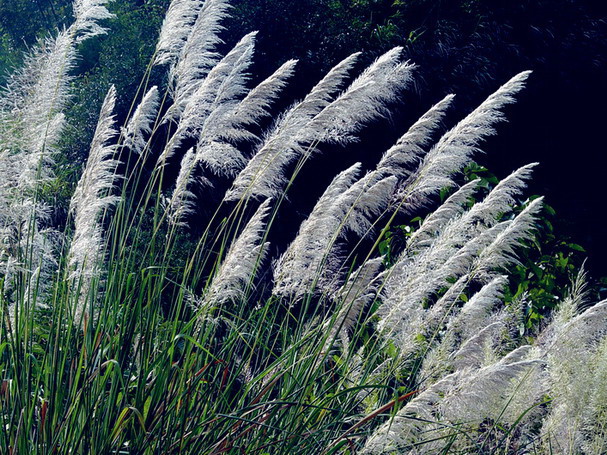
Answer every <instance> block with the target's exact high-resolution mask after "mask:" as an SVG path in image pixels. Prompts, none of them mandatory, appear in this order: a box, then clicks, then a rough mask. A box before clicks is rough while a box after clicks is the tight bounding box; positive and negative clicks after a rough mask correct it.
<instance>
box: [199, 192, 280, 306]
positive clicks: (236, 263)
mask: <svg viewBox="0 0 607 455" xmlns="http://www.w3.org/2000/svg"><path fill="white" fill-rule="evenodd" d="M269 211H270V200H269V199H268V200H266V201H264V202H263V203H262V204H261V205H260V206H259V208H258V209H257V211H256V212H255V214H254V215H253V217H252V218H251V219H250V220H249V222H248V223H247V225H246V226H245V228H244V229H243V230H242V232H241V233H240V235H239V236H238V238H237V239H236V240H235V241H234V243H233V244H232V245H231V246H230V249H229V250H228V253H227V254H226V256H225V257H224V258H223V260H222V262H221V265H220V266H219V269H218V270H217V272H216V273H215V275H214V276H213V279H212V281H211V284H210V286H209V287H208V288H207V289H206V291H205V294H204V297H203V300H202V303H201V307H203V308H208V307H209V306H214V305H221V304H224V303H227V302H230V301H232V302H235V301H238V300H239V299H242V298H244V297H245V295H246V292H247V290H249V289H251V286H252V285H253V281H254V279H255V275H256V272H257V270H258V268H259V266H260V264H261V263H262V261H263V260H264V258H265V256H266V253H267V251H268V247H269V245H270V244H269V243H268V242H265V243H264V242H263V238H264V235H265V232H266V219H267V217H268V213H269Z"/></svg>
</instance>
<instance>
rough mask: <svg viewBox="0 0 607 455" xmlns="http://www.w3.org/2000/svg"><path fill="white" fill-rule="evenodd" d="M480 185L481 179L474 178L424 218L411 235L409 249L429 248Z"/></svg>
mask: <svg viewBox="0 0 607 455" xmlns="http://www.w3.org/2000/svg"><path fill="white" fill-rule="evenodd" d="M479 185H480V179H476V180H472V181H471V182H468V183H466V184H465V185H464V186H462V187H461V188H459V189H458V190H457V191H456V192H455V193H453V194H452V195H451V196H449V197H448V198H447V199H446V200H445V202H443V203H442V204H441V205H440V206H439V207H438V208H437V209H436V210H434V211H433V212H432V213H430V215H428V216H427V217H426V218H425V219H424V221H423V223H422V225H421V226H420V227H419V229H418V230H417V231H415V232H413V234H412V235H411V237H409V241H408V242H407V249H408V250H409V251H420V250H421V249H424V248H428V247H429V246H430V245H431V243H432V241H433V240H434V238H435V237H436V236H437V235H438V234H439V233H440V232H441V231H442V229H443V228H444V227H445V226H446V225H447V224H448V223H450V222H452V221H453V220H454V219H457V218H458V217H459V216H460V215H461V214H462V212H463V211H464V210H465V206H466V204H467V203H469V202H470V200H471V199H472V197H473V195H474V193H476V191H478V188H479ZM478 204H479V203H477V204H475V205H478Z"/></svg>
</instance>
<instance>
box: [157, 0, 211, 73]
mask: <svg viewBox="0 0 607 455" xmlns="http://www.w3.org/2000/svg"><path fill="white" fill-rule="evenodd" d="M203 4H204V0H172V1H171V4H170V5H169V9H168V10H167V12H166V14H165V16H164V21H163V22H162V28H161V29H160V36H159V38H158V43H157V44H156V57H155V59H154V64H156V65H163V64H166V63H171V62H172V63H174V62H175V61H176V60H177V58H178V56H179V54H180V53H181V50H182V49H183V46H184V45H185V43H186V41H187V39H188V36H190V33H191V31H192V26H193V25H194V22H196V18H197V17H198V13H199V12H200V9H201V8H202V5H203Z"/></svg>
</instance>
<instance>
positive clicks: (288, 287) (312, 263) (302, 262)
mask: <svg viewBox="0 0 607 455" xmlns="http://www.w3.org/2000/svg"><path fill="white" fill-rule="evenodd" d="M360 167H361V164H360V163H356V164H354V165H352V166H351V167H349V168H348V169H346V170H345V171H342V172H340V173H339V174H338V175H337V176H336V177H335V178H334V179H333V181H332V182H331V184H329V186H328V187H327V189H326V190H325V192H324V193H323V195H322V196H321V197H320V199H319V200H318V202H317V203H316V205H315V206H314V208H313V209H312V212H311V213H310V216H308V218H307V219H306V220H305V221H304V222H303V223H301V226H300V228H299V232H298V234H297V237H296V238H295V240H294V241H293V242H292V243H291V244H290V245H289V247H288V248H287V250H286V251H285V252H284V253H283V254H282V256H281V257H280V258H279V259H278V261H277V263H276V265H275V267H274V278H275V285H274V292H275V293H279V294H283V293H286V294H295V295H300V296H301V295H304V294H305V293H306V292H308V291H309V290H310V288H311V285H312V284H313V283H314V282H315V281H316V280H317V277H318V273H319V272H320V268H321V266H322V263H323V259H324V258H325V254H326V253H327V252H326V249H327V247H330V246H331V244H332V243H333V242H334V241H335V240H336V238H335V232H336V231H335V228H336V229H338V230H339V229H341V220H340V219H339V218H335V216H334V214H333V213H332V209H333V207H334V203H335V200H336V199H337V198H338V197H339V195H340V194H343V192H345V191H346V190H347V189H348V188H349V187H351V186H352V184H353V183H354V182H355V181H356V179H357V177H358V175H359V172H360ZM346 210H347V209H346Z"/></svg>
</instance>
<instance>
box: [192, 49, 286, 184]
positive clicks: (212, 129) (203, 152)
mask: <svg viewBox="0 0 607 455" xmlns="http://www.w3.org/2000/svg"><path fill="white" fill-rule="evenodd" d="M296 63H297V60H289V61H287V62H286V63H284V64H283V65H282V66H281V67H280V68H279V69H278V70H276V71H275V72H274V74H272V75H271V76H270V77H269V78H267V79H266V80H264V81H263V82H261V83H260V84H259V85H258V86H257V87H255V88H254V89H253V90H251V91H250V92H249V93H248V94H247V96H246V97H245V98H244V99H243V100H242V101H241V102H240V103H238V104H237V105H236V106H235V107H233V108H231V109H228V110H224V111H221V112H218V113H217V115H215V116H209V118H208V120H207V121H206V122H205V126H204V128H203V131H202V133H201V135H200V140H199V142H198V145H197V148H196V154H197V160H198V161H200V162H203V163H204V164H205V165H206V166H207V167H208V168H209V169H210V170H211V171H212V172H213V173H215V174H217V175H221V176H226V177H231V178H234V177H235V176H236V175H237V174H238V172H240V171H241V170H242V169H243V168H244V167H245V166H246V163H247V161H248V157H247V156H245V155H244V154H243V153H242V152H241V151H240V150H239V149H238V148H237V147H236V146H235V145H233V142H235V141H243V140H247V141H256V140H258V138H257V136H256V135H254V134H253V133H251V132H250V131H248V130H247V129H246V127H247V126H250V125H255V124H257V123H258V122H259V121H260V120H261V119H263V118H264V117H267V116H269V115H270V113H269V110H268V109H269V107H270V106H271V104H272V102H273V101H274V100H275V99H276V98H277V97H278V95H279V94H280V92H281V91H282V89H283V88H284V87H285V85H286V83H287V79H289V78H290V77H291V76H292V74H293V70H294V67H295V64H296Z"/></svg>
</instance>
